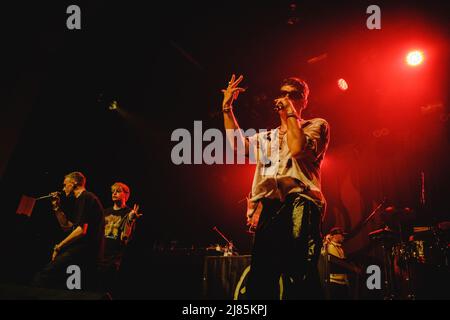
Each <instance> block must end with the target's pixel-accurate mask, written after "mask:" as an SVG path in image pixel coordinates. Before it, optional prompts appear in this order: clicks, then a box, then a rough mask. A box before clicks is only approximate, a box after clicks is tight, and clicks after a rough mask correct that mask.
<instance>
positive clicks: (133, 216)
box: [128, 204, 143, 220]
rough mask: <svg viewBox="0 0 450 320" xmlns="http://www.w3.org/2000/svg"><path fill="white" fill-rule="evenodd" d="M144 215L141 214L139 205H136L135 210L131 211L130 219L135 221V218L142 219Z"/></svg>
mask: <svg viewBox="0 0 450 320" xmlns="http://www.w3.org/2000/svg"><path fill="white" fill-rule="evenodd" d="M142 215H143V214H140V213H139V205H137V204H135V205H134V206H133V209H131V211H130V213H129V216H128V217H129V218H130V219H131V220H132V219H135V218H140V217H141V216H142Z"/></svg>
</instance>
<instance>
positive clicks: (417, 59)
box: [406, 50, 424, 67]
mask: <svg viewBox="0 0 450 320" xmlns="http://www.w3.org/2000/svg"><path fill="white" fill-rule="evenodd" d="M423 59H424V55H423V52H422V51H419V50H414V51H410V52H409V53H408V54H407V55H406V63H407V64H408V65H410V66H412V67H415V66H418V65H419V64H421V63H422V62H423Z"/></svg>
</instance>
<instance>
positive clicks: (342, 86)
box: [337, 78, 348, 91]
mask: <svg viewBox="0 0 450 320" xmlns="http://www.w3.org/2000/svg"><path fill="white" fill-rule="evenodd" d="M337 84H338V87H339V89H341V90H342V91H345V90H347V89H348V84H347V81H345V80H344V79H342V78H341V79H339V80H338V81H337Z"/></svg>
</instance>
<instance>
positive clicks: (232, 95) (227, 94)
mask: <svg viewBox="0 0 450 320" xmlns="http://www.w3.org/2000/svg"><path fill="white" fill-rule="evenodd" d="M235 78H236V77H235V75H234V74H233V76H232V77H231V80H230V82H228V87H227V88H226V89H222V92H223V102H222V109H225V108H230V107H231V106H232V104H233V101H234V100H236V99H237V97H238V95H239V93H240V92H244V91H245V89H244V88H240V87H238V86H237V85H238V84H239V83H240V82H241V81H242V79H244V76H242V75H241V76H239V78H237V79H235Z"/></svg>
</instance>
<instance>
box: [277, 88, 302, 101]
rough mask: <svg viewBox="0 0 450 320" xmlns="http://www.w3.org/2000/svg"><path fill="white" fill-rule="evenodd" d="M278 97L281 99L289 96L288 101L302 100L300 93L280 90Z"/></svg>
mask: <svg viewBox="0 0 450 320" xmlns="http://www.w3.org/2000/svg"><path fill="white" fill-rule="evenodd" d="M280 96H281V97H285V96H289V98H290V99H292V100H300V99H302V98H303V93H302V92H300V91H285V90H281V91H280Z"/></svg>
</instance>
